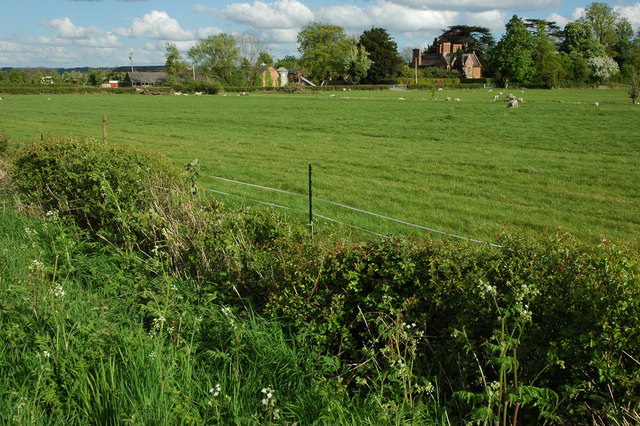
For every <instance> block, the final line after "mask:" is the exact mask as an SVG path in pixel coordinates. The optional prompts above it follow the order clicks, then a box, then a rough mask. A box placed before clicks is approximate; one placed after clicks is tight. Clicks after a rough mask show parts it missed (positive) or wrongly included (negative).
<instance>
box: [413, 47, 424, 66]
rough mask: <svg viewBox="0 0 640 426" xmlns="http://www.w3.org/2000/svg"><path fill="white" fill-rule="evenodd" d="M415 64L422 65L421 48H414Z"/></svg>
mask: <svg viewBox="0 0 640 426" xmlns="http://www.w3.org/2000/svg"><path fill="white" fill-rule="evenodd" d="M412 64H413V66H414V67H415V66H421V65H422V53H421V52H420V49H413V63H412Z"/></svg>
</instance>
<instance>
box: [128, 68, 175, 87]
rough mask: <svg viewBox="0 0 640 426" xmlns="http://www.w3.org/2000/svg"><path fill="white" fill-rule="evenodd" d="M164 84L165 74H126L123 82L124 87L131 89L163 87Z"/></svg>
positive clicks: (165, 80)
mask: <svg viewBox="0 0 640 426" xmlns="http://www.w3.org/2000/svg"><path fill="white" fill-rule="evenodd" d="M166 83H167V73H166V72H128V73H127V78H126V80H125V85H127V86H133V87H143V86H163V85H165V84H166Z"/></svg>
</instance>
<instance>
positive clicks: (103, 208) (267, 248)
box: [14, 139, 640, 424]
mask: <svg viewBox="0 0 640 426" xmlns="http://www.w3.org/2000/svg"><path fill="white" fill-rule="evenodd" d="M15 164H16V168H15V172H14V173H15V181H16V183H17V185H18V188H19V189H20V190H21V191H22V192H23V193H24V194H25V196H26V197H28V199H30V200H32V201H33V202H37V203H39V204H40V205H42V207H43V209H44V210H45V211H48V210H49V209H55V211H56V212H59V213H60V214H61V215H68V216H69V217H70V218H72V219H73V220H74V222H75V223H76V224H77V225H78V226H80V227H82V228H84V229H86V230H87V231H89V232H92V233H95V234H100V235H102V236H105V235H106V236H107V237H108V238H107V239H109V241H110V242H111V243H112V244H116V245H120V246H122V247H123V248H126V249H127V250H128V251H133V250H134V249H136V250H137V249H142V250H145V251H146V253H147V256H148V257H152V258H153V259H155V260H154V261H155V262H157V266H156V267H155V270H165V269H167V268H168V269H170V270H171V271H173V272H172V273H173V274H176V276H181V277H189V279H190V280H192V281H191V282H192V283H193V293H192V295H191V296H190V297H193V298H194V299H195V300H200V301H201V302H202V303H210V302H212V301H215V302H217V303H224V304H227V305H230V306H238V307H246V306H250V307H251V309H252V310H254V311H256V312H258V313H259V314H261V315H264V316H266V317H269V318H273V319H277V320H278V321H279V322H280V323H281V324H282V326H283V327H284V328H286V329H289V330H291V332H292V336H293V337H294V338H295V339H297V340H298V345H300V346H301V347H308V348H312V349H313V351H315V353H319V354H327V355H329V356H330V357H333V358H334V359H335V362H337V365H338V367H337V368H338V369H339V370H340V371H341V376H342V377H343V378H344V380H345V383H346V385H347V386H348V388H349V389H350V391H351V392H352V393H353V394H354V395H359V394H362V395H368V396H371V395H377V396H378V397H380V398H382V400H384V401H386V402H385V403H386V404H389V405H388V406H389V407H393V409H394V410H395V409H398V410H401V409H402V407H414V406H415V405H416V404H418V403H425V401H430V400H435V399H436V398H437V400H438V401H443V403H442V406H443V407H446V410H447V411H448V412H449V413H450V416H452V417H455V419H457V421H459V422H483V421H487V422H488V421H491V422H499V421H502V422H510V423H515V422H517V421H520V422H521V423H528V424H532V423H537V422H543V421H550V422H555V423H582V422H590V421H591V420H592V419H593V418H598V419H602V422H605V423H606V422H609V421H622V420H626V421H631V420H632V419H634V418H635V419H637V418H638V413H640V363H639V362H638V359H640V321H638V317H639V315H640V256H639V254H638V253H637V252H635V251H632V250H631V249H626V248H623V247H618V246H616V245H615V244H613V243H610V242H608V241H603V242H602V244H600V245H598V246H596V247H585V246H582V245H581V244H579V243H577V242H576V241H575V240H574V239H573V238H572V237H571V236H570V235H568V234H566V233H562V232H558V233H556V234H554V235H551V236H549V237H547V238H545V239H543V240H540V241H535V240H531V239H525V238H522V237H519V236H517V235H510V234H505V235H502V236H501V237H500V244H501V246H502V247H501V248H495V247H490V246H485V245H471V244H467V243H457V242H453V241H450V240H448V239H442V240H417V239H414V238H412V237H409V236H405V237H397V238H386V239H381V240H379V241H375V242H369V243H357V242H352V241H345V240H343V239H340V238H329V237H324V238H321V237H317V238H316V239H311V238H309V237H308V236H306V235H305V234H304V233H303V232H302V229H300V228H299V227H296V226H295V225H293V224H292V223H291V222H289V221H287V220H286V218H283V217H282V216H278V215H275V214H272V213H268V212H264V211H259V210H252V209H248V208H244V209H239V210H232V209H228V208H225V207H224V206H222V205H221V204H220V203H217V202H216V201H214V200H211V199H209V198H207V197H205V196H204V195H203V194H199V193H198V192H197V187H194V188H193V189H194V190H195V192H196V193H195V194H193V191H190V190H189V185H188V184H187V182H193V180H194V179H195V176H196V175H197V167H196V166H195V163H193V164H191V167H190V168H189V169H190V176H191V180H190V179H188V176H185V175H181V174H180V173H179V172H178V171H176V170H175V168H173V167H172V166H170V165H169V164H168V162H167V161H166V160H159V159H157V158H152V157H149V156H146V155H143V154H141V153H138V152H133V151H129V150H125V149H121V148H117V149H116V148H112V147H104V146H102V145H101V144H98V143H95V142H87V141H78V140H74V139H69V140H50V141H45V142H44V143H42V144H37V145H33V146H31V147H28V148H27V149H25V151H24V152H23V153H22V154H21V155H19V156H18V158H17V160H16V162H15ZM158 187H161V188H164V189H162V190H158ZM181 188H182V189H181ZM122 235H127V237H126V238H124V237H122ZM175 315H176V317H174V318H167V321H171V320H174V321H178V320H179V318H178V317H177V316H178V315H179V314H178V313H175ZM390 409H391V408H390Z"/></svg>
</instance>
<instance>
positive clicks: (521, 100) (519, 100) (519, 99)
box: [516, 98, 524, 103]
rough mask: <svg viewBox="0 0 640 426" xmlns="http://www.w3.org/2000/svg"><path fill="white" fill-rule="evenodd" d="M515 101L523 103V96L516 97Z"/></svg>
mask: <svg viewBox="0 0 640 426" xmlns="http://www.w3.org/2000/svg"><path fill="white" fill-rule="evenodd" d="M516 101H518V103H523V102H524V98H518V99H516Z"/></svg>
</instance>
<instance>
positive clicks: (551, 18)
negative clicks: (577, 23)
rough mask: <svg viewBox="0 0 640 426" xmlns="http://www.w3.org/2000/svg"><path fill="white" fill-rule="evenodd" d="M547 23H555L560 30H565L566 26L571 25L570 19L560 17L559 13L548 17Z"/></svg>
mask: <svg viewBox="0 0 640 426" xmlns="http://www.w3.org/2000/svg"><path fill="white" fill-rule="evenodd" d="M547 21H553V22H555V23H556V24H558V26H559V27H560V28H564V26H565V25H567V24H568V23H569V19H568V18H565V17H564V16H562V15H558V14H557V13H552V14H551V15H549V16H548V17H547Z"/></svg>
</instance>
